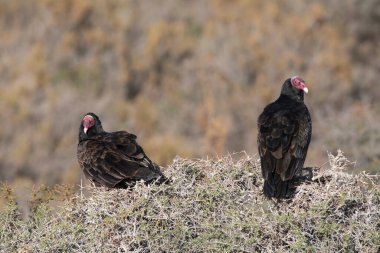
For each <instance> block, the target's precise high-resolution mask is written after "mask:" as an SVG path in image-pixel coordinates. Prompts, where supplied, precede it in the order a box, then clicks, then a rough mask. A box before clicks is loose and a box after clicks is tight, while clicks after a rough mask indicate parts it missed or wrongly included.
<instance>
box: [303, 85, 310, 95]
mask: <svg viewBox="0 0 380 253" xmlns="http://www.w3.org/2000/svg"><path fill="white" fill-rule="evenodd" d="M303 92H305V93H306V94H307V93H308V92H309V89H308V88H307V87H306V86H305V88H303Z"/></svg>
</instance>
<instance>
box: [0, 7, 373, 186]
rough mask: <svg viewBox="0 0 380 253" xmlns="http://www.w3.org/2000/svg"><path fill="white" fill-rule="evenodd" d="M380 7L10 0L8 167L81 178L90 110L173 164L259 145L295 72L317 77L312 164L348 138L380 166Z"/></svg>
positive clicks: (5, 103)
mask: <svg viewBox="0 0 380 253" xmlns="http://www.w3.org/2000/svg"><path fill="white" fill-rule="evenodd" d="M378 8H379V4H378V1H376V0H366V1H358V0H348V1H344V2H339V3H336V2H333V1H327V0H321V1H316V0H313V1H310V2H307V3H306V2H304V1H301V0H296V1H294V2H291V3H290V2H284V1H271V2H262V1H246V0H239V1H233V2H231V1H224V0H215V1H207V2H205V1H200V0H195V1H185V0H180V1H148V0H142V1H121V0H112V1H106V2H104V1H86V0H80V1H64V2H58V1H51V0H43V1H39V2H33V3H32V2H29V1H21V0H16V1H0V36H1V38H2V40H1V41H0V54H1V60H0V107H1V108H2V109H1V110H0V116H1V118H2V119H3V121H2V123H1V125H0V177H1V178H0V179H1V180H14V179H15V178H16V177H17V176H21V175H25V176H26V177H28V178H30V179H31V180H33V182H39V183H41V182H44V183H46V184H49V185H50V184H54V183H57V182H66V183H68V182H70V183H79V177H78V175H81V172H80V171H78V173H79V174H76V172H75V170H76V169H77V167H76V166H77V165H76V143H77V135H78V133H77V131H78V126H79V123H80V120H81V117H82V116H83V114H85V113H86V112H89V111H92V112H95V113H97V114H98V115H99V116H101V118H102V121H103V124H104V127H105V129H106V130H108V131H114V130H120V129H125V130H127V131H130V132H133V133H135V134H137V135H138V136H139V140H140V142H141V144H143V147H144V149H146V150H147V151H149V152H148V153H149V155H150V157H151V158H152V159H153V160H156V161H157V162H159V163H160V164H162V165H166V164H170V163H171V160H172V159H173V158H174V157H175V155H176V154H182V155H186V156H189V157H191V156H197V157H200V156H205V155H220V154H224V153H227V152H235V151H240V150H246V151H247V152H248V153H251V154H254V153H256V152H257V150H256V134H257V130H256V118H257V116H258V115H259V113H260V112H261V111H262V109H263V107H264V106H265V104H267V103H269V102H270V101H272V100H273V99H275V98H276V97H277V96H278V94H279V91H280V86H281V84H282V82H283V81H284V79H285V78H287V77H289V76H292V75H295V74H298V75H300V76H302V77H303V78H304V79H305V80H306V81H307V82H308V83H309V84H310V94H308V95H307V96H306V103H307V104H308V106H309V108H310V110H311V112H312V117H313V140H312V143H311V146H310V152H309V156H308V161H307V164H310V165H313V164H321V159H322V158H323V156H324V154H325V152H326V150H332V149H335V148H336V147H339V148H341V149H343V150H346V151H347V154H349V155H350V157H351V156H352V157H351V158H352V159H353V160H357V162H358V167H357V168H363V167H365V168H367V169H371V171H376V169H378V168H379V158H378V157H379V154H378V152H377V151H376V150H377V148H376V143H377V139H378V138H377V137H378V134H379V133H378V131H377V130H376V129H377V128H376V127H377V126H376V122H379V121H380V116H379V115H380V114H379V110H378V109H376V108H380V106H379V104H380V102H379V101H380V100H379V96H380V93H379V89H378V88H377V86H376V84H377V76H378V73H379V70H380V61H379V59H380V57H379V56H380V52H379V47H378V39H379V33H378V29H375V28H376V27H378V23H379V18H378ZM361 107H362V108H363V109H358V108H361ZM75 180H76V181H75ZM74 181H75V182H74Z"/></svg>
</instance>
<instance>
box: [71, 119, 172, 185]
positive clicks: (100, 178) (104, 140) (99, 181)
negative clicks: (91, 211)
mask: <svg viewBox="0 0 380 253" xmlns="http://www.w3.org/2000/svg"><path fill="white" fill-rule="evenodd" d="M136 138H137V137H136V135H134V134H131V133H128V132H125V131H118V132H112V133H107V132H105V131H104V130H103V128H102V123H101V122H100V120H99V117H98V116H96V115H95V114H94V113H87V114H86V115H85V116H84V118H83V120H82V122H81V124H80V127H79V143H78V149H77V155H78V161H79V164H80V166H81V168H82V169H83V171H84V174H85V175H86V177H87V178H88V179H89V180H90V181H91V182H93V183H94V184H95V185H96V186H106V187H109V188H128V187H129V186H131V185H134V183H135V182H136V181H138V180H144V181H145V182H148V183H149V182H152V181H156V182H165V181H166V180H167V179H166V177H165V176H164V175H163V174H162V173H161V171H160V168H159V167H158V166H157V165H156V164H155V163H153V162H152V161H151V160H150V159H149V158H148V157H147V156H146V154H145V153H144V150H143V149H142V148H141V147H140V146H139V145H138V144H137V142H136Z"/></svg>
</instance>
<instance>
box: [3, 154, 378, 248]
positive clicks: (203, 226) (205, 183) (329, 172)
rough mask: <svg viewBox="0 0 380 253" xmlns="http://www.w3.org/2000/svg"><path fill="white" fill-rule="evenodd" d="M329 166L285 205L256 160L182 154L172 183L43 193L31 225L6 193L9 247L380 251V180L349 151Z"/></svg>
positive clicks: (5, 239) (173, 168)
mask: <svg viewBox="0 0 380 253" xmlns="http://www.w3.org/2000/svg"><path fill="white" fill-rule="evenodd" d="M329 164H330V166H327V165H326V168H322V169H320V170H317V171H315V174H314V178H313V181H312V182H308V183H305V184H303V185H301V186H299V187H298V193H297V194H296V196H295V198H294V199H293V200H291V201H290V200H289V201H283V202H276V201H269V200H267V199H265V198H264V197H263V195H262V194H261V188H262V179H261V176H260V170H259V164H258V160H257V157H253V158H252V157H248V156H245V157H244V158H242V159H240V160H238V161H237V162H234V159H233V158H232V157H231V156H227V157H223V158H220V159H217V160H187V159H182V158H176V159H175V160H174V163H173V164H172V165H171V166H169V167H168V168H167V169H166V170H165V172H166V174H168V176H170V177H171V178H172V179H173V182H172V184H171V185H160V186H157V185H150V186H145V185H143V184H138V185H137V186H136V187H135V188H134V189H133V191H128V190H106V189H103V188H89V189H87V190H88V191H89V196H84V194H83V193H82V192H80V193H79V194H78V195H76V196H74V197H70V198H67V199H66V200H64V201H63V202H60V204H59V205H57V203H56V202H54V201H53V200H51V199H50V200H46V199H45V200H43V199H44V198H42V197H41V196H42V195H44V194H41V193H38V194H35V196H40V197H37V199H38V201H34V202H35V205H34V207H33V209H32V213H31V215H30V216H29V218H27V219H22V218H21V214H20V212H19V210H18V206H17V204H16V203H15V202H14V201H13V200H12V194H11V193H10V189H7V188H6V187H3V193H4V196H7V202H8V204H7V206H6V208H5V209H4V210H3V211H2V212H1V215H0V251H1V252H255V251H256V252H279V251H280V252H282V251H293V252H301V251H302V252H305V251H307V252H376V251H378V250H379V249H380V248H379V246H380V234H379V227H380V186H379V184H378V183H376V182H375V180H374V178H373V177H371V176H369V175H367V174H365V173H361V174H358V175H350V174H347V173H346V172H344V169H346V167H347V166H350V165H351V163H350V162H349V161H348V160H347V159H346V158H345V157H344V156H343V154H342V153H341V152H340V151H339V152H338V154H337V156H333V155H331V154H329ZM61 192H62V191H61ZM45 195H46V194H45ZM60 195H62V194H60ZM47 199H49V198H47ZM52 203H53V204H52ZM53 206H55V207H53ZM57 206H58V207H57Z"/></svg>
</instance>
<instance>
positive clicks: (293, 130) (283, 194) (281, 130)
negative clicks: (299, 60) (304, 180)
mask: <svg viewBox="0 0 380 253" xmlns="http://www.w3.org/2000/svg"><path fill="white" fill-rule="evenodd" d="M307 92H308V88H307V87H306V85H305V82H304V81H303V80H302V79H301V78H300V77H298V76H294V77H292V78H288V79H287V80H286V81H285V82H284V84H283V85H282V89H281V95H280V97H279V98H278V99H277V100H276V101H274V102H273V103H271V104H269V105H267V106H266V107H265V109H264V111H263V112H262V113H261V115H260V116H259V118H258V137H257V144H258V150H259V155H260V160H261V172H262V174H263V177H264V180H265V182H264V194H265V196H267V197H269V198H272V197H274V198H287V197H290V195H291V190H290V188H291V182H292V179H294V178H296V176H298V175H299V173H301V170H302V168H303V164H304V162H305V158H306V154H307V149H308V146H309V143H310V138H311V118H310V114H309V111H308V109H307V107H306V105H305V104H304V93H307Z"/></svg>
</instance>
